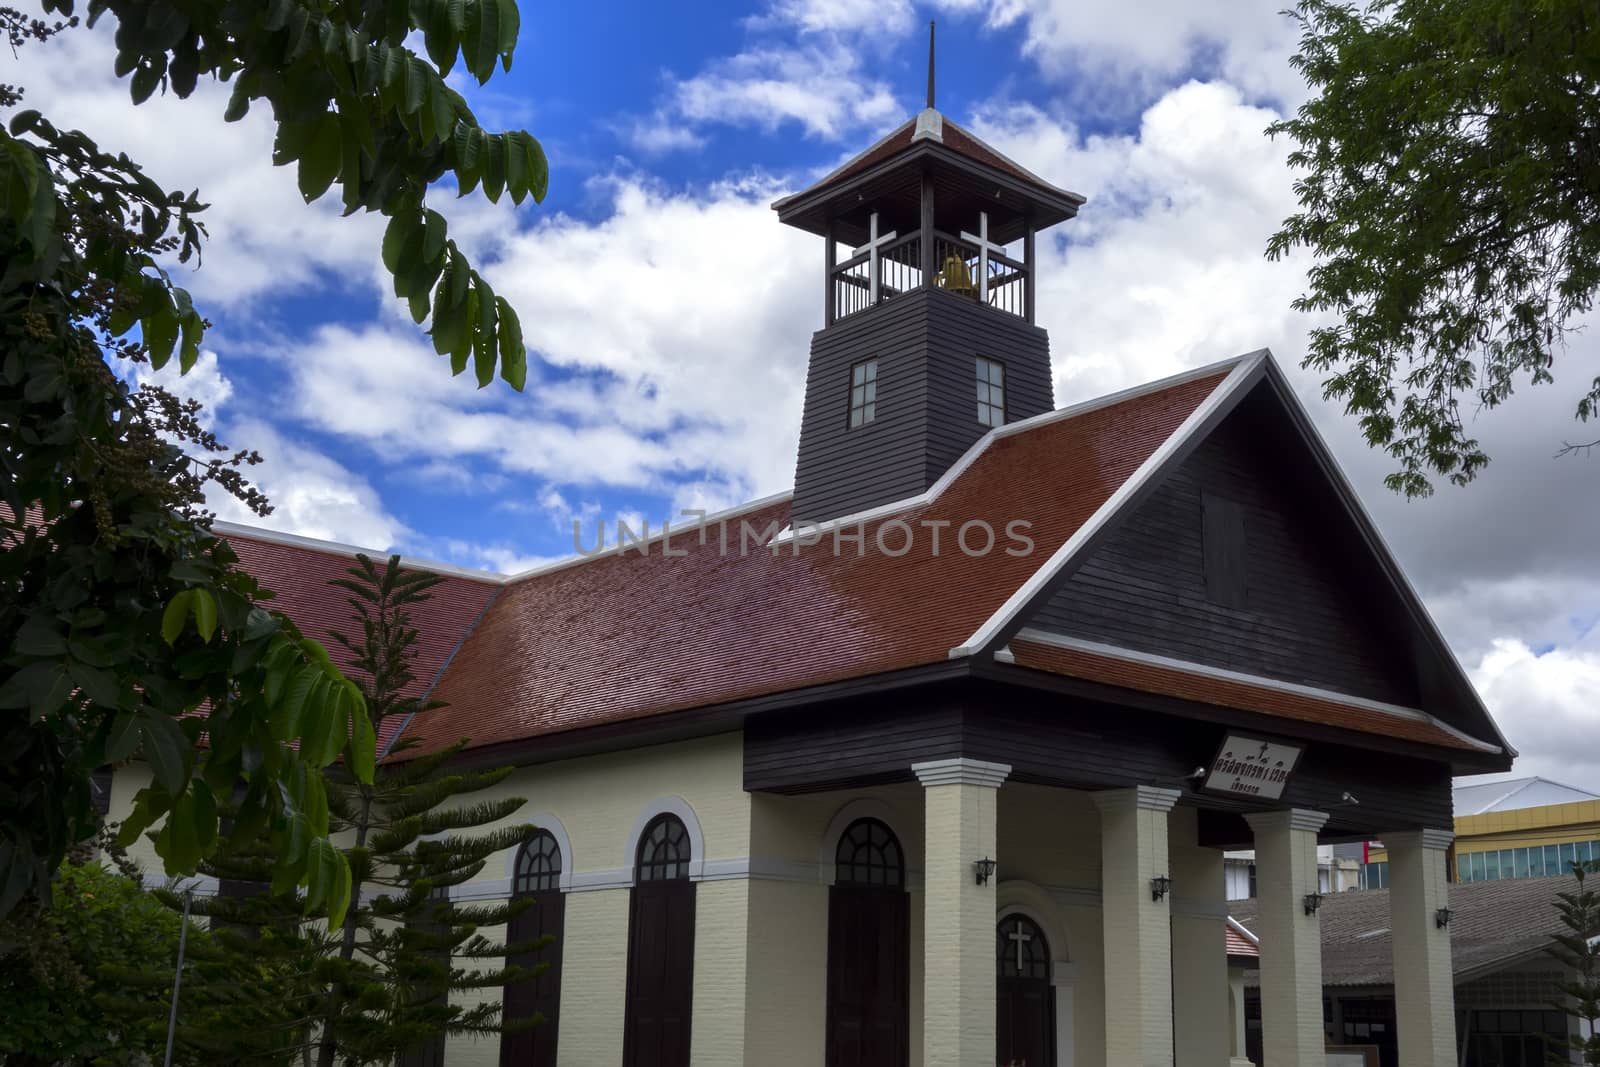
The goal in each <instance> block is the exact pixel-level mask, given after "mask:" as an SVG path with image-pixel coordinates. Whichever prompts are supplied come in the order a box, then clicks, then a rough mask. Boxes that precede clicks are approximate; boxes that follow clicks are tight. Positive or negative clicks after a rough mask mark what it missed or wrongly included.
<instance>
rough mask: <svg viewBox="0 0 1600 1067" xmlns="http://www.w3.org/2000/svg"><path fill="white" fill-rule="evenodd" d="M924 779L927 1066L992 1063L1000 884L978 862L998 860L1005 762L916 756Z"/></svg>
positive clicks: (924, 1043) (924, 1033) (916, 769)
mask: <svg viewBox="0 0 1600 1067" xmlns="http://www.w3.org/2000/svg"><path fill="white" fill-rule="evenodd" d="M911 770H912V771H913V772H914V773H915V774H916V776H917V779H918V780H919V781H921V782H922V785H923V802H924V811H925V821H924V827H923V829H924V834H925V844H924V848H925V852H926V858H925V859H924V860H923V933H922V944H923V964H922V969H923V978H922V990H923V994H922V1013H923V1014H922V1019H923V1022H922V1064H923V1067H970V1065H971V1064H983V1063H991V1062H993V1061H994V1051H995V1018H994V1012H995V964H994V938H995V899H994V890H995V885H996V884H997V883H998V881H999V874H998V872H996V874H995V875H994V876H993V877H991V878H990V879H989V880H988V882H987V884H984V885H979V884H978V879H977V872H976V869H975V867H974V863H975V862H976V861H978V860H981V859H998V857H997V856H996V855H995V853H996V845H995V842H996V834H995V822H996V815H997V807H998V801H999V797H998V795H997V794H998V793H999V789H1000V783H1001V782H1003V781H1005V779H1006V775H1008V774H1010V773H1011V768H1010V766H1008V765H1007V764H1004V763H986V762H984V761H983V760H973V759H943V760H933V761H931V762H928V763H914V764H912V765H911Z"/></svg>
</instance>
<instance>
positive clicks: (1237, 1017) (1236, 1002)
mask: <svg viewBox="0 0 1600 1067" xmlns="http://www.w3.org/2000/svg"><path fill="white" fill-rule="evenodd" d="M1228 1009H1229V1011H1230V1012H1231V1013H1232V1015H1233V1024H1232V1025H1231V1026H1230V1027H1229V1028H1228V1029H1229V1031H1230V1033H1231V1034H1232V1035H1233V1054H1232V1057H1231V1058H1230V1059H1229V1060H1228V1067H1255V1065H1254V1064H1253V1063H1251V1062H1250V1057H1249V1056H1247V1055H1245V1052H1246V1048H1245V1021H1244V968H1242V967H1230V968H1228Z"/></svg>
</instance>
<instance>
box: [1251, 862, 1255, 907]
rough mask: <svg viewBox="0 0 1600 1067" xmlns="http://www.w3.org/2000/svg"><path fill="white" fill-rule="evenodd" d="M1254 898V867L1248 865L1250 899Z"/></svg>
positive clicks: (1253, 865)
mask: <svg viewBox="0 0 1600 1067" xmlns="http://www.w3.org/2000/svg"><path fill="white" fill-rule="evenodd" d="M1255 898H1256V865H1255V864H1253V863H1252V864H1251V865H1250V899H1251V900H1254V899H1255Z"/></svg>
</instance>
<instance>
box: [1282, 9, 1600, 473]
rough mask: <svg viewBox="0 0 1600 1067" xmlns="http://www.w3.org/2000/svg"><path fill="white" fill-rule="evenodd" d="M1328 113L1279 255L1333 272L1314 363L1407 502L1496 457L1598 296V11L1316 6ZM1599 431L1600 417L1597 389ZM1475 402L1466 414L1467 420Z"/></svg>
mask: <svg viewBox="0 0 1600 1067" xmlns="http://www.w3.org/2000/svg"><path fill="white" fill-rule="evenodd" d="M1294 13H1295V14H1296V16H1297V17H1298V18H1299V20H1300V24H1301V28H1302V31H1303V32H1302V36H1301V40H1300V49H1299V52H1298V54H1297V55H1296V56H1295V57H1294V60H1293V62H1294V65H1295V67H1296V68H1297V69H1298V70H1299V71H1300V72H1301V73H1302V74H1303V75H1304V76H1305V79H1306V82H1307V84H1308V85H1309V86H1310V88H1311V90H1312V93H1313V95H1312V98H1311V99H1310V100H1309V101H1308V102H1307V103H1306V104H1304V105H1303V106H1302V107H1301V108H1300V109H1299V111H1298V113H1297V114H1296V116H1295V117H1293V118H1290V119H1286V120H1283V121H1281V122H1277V123H1274V124H1273V126H1272V127H1271V128H1270V132H1271V133H1273V134H1280V133H1281V134H1287V135H1288V136H1289V137H1290V138H1291V139H1292V140H1293V141H1294V142H1295V144H1296V145H1297V146H1298V147H1297V148H1296V150H1295V151H1294V152H1293V154H1292V155H1291V156H1290V160H1291V162H1292V163H1293V164H1294V165H1295V166H1296V167H1298V168H1300V169H1302V170H1303V171H1304V172H1305V173H1304V174H1303V175H1302V176H1301V178H1300V179H1299V180H1298V181H1297V182H1296V184H1295V192H1296V194H1297V195H1298V197H1299V201H1300V211H1299V213H1297V214H1295V215H1292V216H1290V217H1289V218H1288V219H1287V220H1285V221H1284V224H1283V227H1282V229H1281V230H1279V231H1278V233H1277V234H1275V235H1274V236H1273V237H1272V239H1271V242H1270V244H1269V246H1268V254H1269V256H1271V257H1273V258H1278V257H1281V256H1283V255H1285V254H1287V253H1288V252H1289V250H1290V249H1291V248H1293V247H1295V246H1301V245H1303V246H1305V247H1307V248H1309V249H1310V250H1311V251H1312V253H1313V254H1314V255H1315V257H1316V263H1315V265H1314V266H1313V267H1312V269H1311V272H1310V288H1309V291H1308V292H1307V293H1305V294H1304V295H1303V296H1301V297H1300V298H1299V300H1297V301H1296V303H1295V306H1296V307H1297V308H1299V309H1300V310H1305V311H1315V312H1331V313H1333V314H1334V315H1336V316H1337V317H1338V319H1339V321H1338V322H1337V324H1335V325H1330V326H1324V327H1321V328H1319V329H1317V330H1315V331H1313V333H1312V337H1311V348H1310V353H1309V355H1308V357H1307V359H1306V364H1307V366H1310V367H1315V368H1316V369H1318V370H1320V371H1324V372H1330V374H1331V376H1330V377H1328V378H1327V379H1326V381H1325V382H1324V387H1325V389H1326V392H1327V394H1328V395H1329V396H1330V397H1337V398H1339V399H1341V400H1343V401H1344V403H1345V408H1346V411H1347V412H1348V413H1350V414H1352V415H1354V416H1356V417H1357V418H1358V419H1359V420H1360V425H1361V429H1362V431H1363V433H1364V434H1365V436H1366V438H1367V441H1368V442H1369V443H1370V444H1371V445H1373V446H1374V447H1379V448H1383V449H1385V450H1386V451H1387V452H1388V453H1389V454H1390V455H1391V456H1393V457H1394V459H1395V460H1396V461H1397V464H1398V469H1397V470H1396V471H1395V472H1394V473H1392V474H1390V475H1389V477H1388V484H1389V486H1390V487H1391V488H1392V489H1396V490H1400V491H1403V492H1405V493H1406V494H1407V495H1410V496H1417V495H1426V494H1428V493H1430V492H1431V491H1432V483H1431V481H1430V475H1442V476H1445V477H1447V478H1448V479H1449V480H1450V481H1451V482H1453V483H1456V484H1465V483H1467V482H1469V481H1471V480H1472V478H1473V477H1474V476H1475V475H1476V474H1477V473H1478V472H1479V471H1480V470H1481V469H1482V468H1483V466H1484V464H1485V463H1487V462H1488V456H1487V455H1486V454H1485V453H1484V451H1483V449H1482V448H1481V447H1480V445H1479V443H1478V441H1477V440H1476V439H1474V438H1473V437H1471V436H1470V435H1469V433H1468V431H1467V427H1466V425H1465V420H1466V418H1467V417H1468V416H1470V415H1471V413H1472V412H1471V408H1472V407H1473V406H1474V405H1479V406H1481V407H1482V408H1484V409H1488V408H1493V407H1495V406H1496V405H1498V404H1500V403H1502V402H1504V401H1505V400H1506V399H1507V398H1508V397H1509V396H1511V394H1512V392H1513V390H1514V389H1516V388H1517V387H1518V386H1519V385H1522V384H1524V383H1526V384H1535V385H1536V384H1544V383H1549V382H1551V381H1553V370H1552V368H1553V367H1554V364H1555V359H1556V354H1557V353H1558V352H1559V351H1562V350H1563V348H1564V344H1565V339H1566V337H1567V335H1568V334H1569V333H1570V332H1571V331H1572V330H1573V329H1574V328H1575V327H1574V320H1575V319H1576V318H1577V317H1578V316H1580V315H1582V314H1583V313H1584V312H1586V311H1588V310H1589V308H1590V307H1591V305H1592V303H1593V300H1594V296H1595V291H1596V288H1597V286H1600V132H1597V131H1600V15H1597V14H1596V11H1595V8H1594V4H1593V0H1376V2H1374V3H1372V4H1370V5H1369V6H1366V7H1365V8H1358V7H1357V6H1356V5H1355V4H1353V3H1349V2H1346V0H1301V2H1300V3H1299V4H1298V5H1297V9H1296V11H1295V12H1294ZM1584 388H1585V392H1584V394H1583V396H1582V397H1581V399H1580V400H1579V401H1578V404H1577V412H1576V414H1577V417H1578V418H1579V419H1582V420H1588V419H1590V418H1593V417H1594V416H1596V415H1597V414H1600V377H1597V378H1596V379H1595V380H1594V381H1593V382H1592V383H1590V384H1588V385H1587V386H1585V387H1584ZM1463 407H1466V408H1467V409H1468V410H1467V411H1466V412H1465V413H1464V412H1463Z"/></svg>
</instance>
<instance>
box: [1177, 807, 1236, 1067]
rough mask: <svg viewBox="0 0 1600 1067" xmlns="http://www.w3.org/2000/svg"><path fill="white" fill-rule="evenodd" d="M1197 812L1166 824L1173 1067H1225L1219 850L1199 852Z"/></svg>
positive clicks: (1224, 917) (1224, 918)
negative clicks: (1170, 889) (1170, 906)
mask: <svg viewBox="0 0 1600 1067" xmlns="http://www.w3.org/2000/svg"><path fill="white" fill-rule="evenodd" d="M1199 814H1200V813H1199V812H1198V811H1196V810H1195V809H1194V808H1178V809H1176V810H1175V811H1173V813H1172V816H1171V819H1170V821H1169V823H1168V829H1169V834H1168V836H1169V840H1170V846H1171V847H1170V852H1169V855H1170V856H1171V859H1172V863H1171V871H1172V995H1173V1006H1172V1028H1173V1032H1174V1037H1175V1041H1176V1048H1175V1050H1174V1051H1175V1052H1176V1056H1175V1059H1174V1063H1175V1064H1176V1067H1225V1065H1226V1064H1227V1062H1228V1056H1229V1054H1230V1053H1231V1051H1232V1042H1231V1040H1230V1036H1229V1029H1230V1026H1231V1021H1230V1019H1229V1016H1228V936H1227V930H1228V894H1227V883H1226V880H1225V876H1224V874H1223V867H1222V851H1221V850H1220V849H1215V848H1202V847H1201V846H1200V841H1199Z"/></svg>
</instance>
